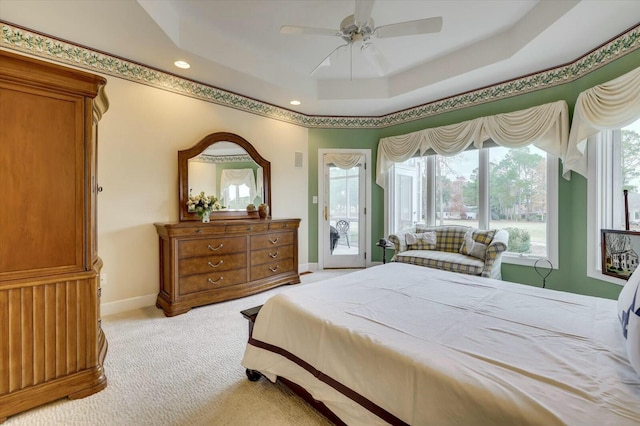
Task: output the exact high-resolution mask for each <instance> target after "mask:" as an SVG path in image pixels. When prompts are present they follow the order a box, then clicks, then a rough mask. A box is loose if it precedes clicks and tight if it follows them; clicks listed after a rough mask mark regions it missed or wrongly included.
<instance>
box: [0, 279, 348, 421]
mask: <svg viewBox="0 0 640 426" xmlns="http://www.w3.org/2000/svg"><path fill="white" fill-rule="evenodd" d="M347 272H349V271H348V270H331V271H330V270H324V271H320V272H314V273H312V274H306V275H303V276H302V277H301V279H302V285H305V284H309V283H312V282H317V281H320V280H323V279H328V278H333V277H335V276H338V275H342V274H344V273H347ZM290 287H291V286H282V287H278V288H275V289H272V290H269V291H267V292H264V293H260V294H257V295H253V296H248V297H245V298H242V299H237V300H231V301H228V302H222V303H217V304H213V305H208V306H203V307H199V308H194V309H191V311H189V312H187V313H186V314H183V315H178V316H175V317H172V318H167V317H165V316H164V315H163V313H162V311H161V310H159V309H157V308H155V307H147V308H142V309H137V310H134V311H130V312H126V313H121V314H116V315H110V316H106V317H104V318H103V320H102V326H103V330H104V332H105V335H106V336H107V341H108V342H109V350H108V352H107V358H106V360H105V372H106V375H107V380H108V385H107V388H106V389H104V390H103V391H101V392H98V393H96V394H94V395H91V396H89V397H87V398H84V399H79V400H68V399H66V398H65V399H61V400H58V401H55V402H52V403H50V404H47V405H44V406H41V407H38V408H34V409H32V410H29V411H27V412H24V413H21V414H17V415H15V416H11V417H9V419H7V421H6V423H5V425H8V426H19V425H29V426H33V425H65V426H67V425H82V426H84V425H154V426H155V425H243V426H245V425H248V426H250V425H261V426H271V425H273V426H276V425H277V426H280V425H296V426H304V425H309V426H316V425H325V426H326V425H330V424H331V423H330V422H329V421H328V420H326V419H325V418H324V417H322V416H321V415H320V414H318V413H317V412H316V411H314V410H313V409H312V408H311V407H309V406H308V405H307V404H306V402H305V401H303V400H302V399H301V398H299V397H298V396H296V395H295V394H293V393H292V392H291V391H290V390H289V389H288V388H286V387H284V386H281V385H279V384H273V383H271V382H270V381H268V380H266V379H265V378H261V379H260V380H259V381H258V382H250V381H249V380H247V377H246V375H245V369H244V368H243V367H242V366H241V365H240V361H241V360H242V356H243V354H244V348H245V345H246V341H247V333H248V326H247V320H246V319H244V318H243V317H242V315H241V314H240V311H241V310H244V309H247V308H251V307H253V306H257V305H261V304H263V303H264V302H265V301H266V300H267V299H268V298H269V297H270V296H272V295H274V294H276V293H279V292H281V291H285V290H286V289H288V288H290Z"/></svg>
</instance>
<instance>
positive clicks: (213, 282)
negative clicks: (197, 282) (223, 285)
mask: <svg viewBox="0 0 640 426" xmlns="http://www.w3.org/2000/svg"><path fill="white" fill-rule="evenodd" d="M223 279H224V277H220V278H218V279H217V280H215V281H214V280H212V279H211V278H207V281H209V284H217V283H219V282H220V281H222V280H223Z"/></svg>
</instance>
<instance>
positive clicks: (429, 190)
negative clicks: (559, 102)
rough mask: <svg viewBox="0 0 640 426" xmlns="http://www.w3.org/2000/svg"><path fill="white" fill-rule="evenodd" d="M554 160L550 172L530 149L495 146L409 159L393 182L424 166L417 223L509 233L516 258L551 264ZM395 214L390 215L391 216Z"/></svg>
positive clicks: (543, 155)
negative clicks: (545, 261)
mask: <svg viewBox="0 0 640 426" xmlns="http://www.w3.org/2000/svg"><path fill="white" fill-rule="evenodd" d="M483 152H484V154H482V153H483ZM553 160H554V161H553V162H552V164H555V165H556V166H555V167H553V170H549V167H548V162H549V159H548V155H547V154H546V153H545V152H544V151H542V150H540V149H538V148H536V147H534V146H532V145H531V146H527V147H523V148H518V149H508V148H504V147H500V146H496V147H492V148H484V149H483V150H468V151H464V152H462V153H460V154H458V155H455V156H453V157H444V156H432V157H422V158H420V159H415V158H414V159H410V160H407V161H406V162H404V163H401V164H398V166H397V167H394V172H393V173H394V178H395V179H400V176H395V174H396V173H397V172H396V170H401V171H402V175H404V176H407V175H409V173H408V172H407V170H408V169H410V168H411V167H412V166H413V167H417V165H420V167H419V168H420V170H421V173H419V174H418V173H416V174H415V175H414V176H419V179H420V182H419V184H418V185H413V186H414V187H415V188H419V189H420V193H419V194H418V195H419V197H420V205H421V206H422V214H421V215H420V217H417V216H415V215H414V217H413V223H416V222H421V223H426V224H427V225H448V224H460V225H465V226H473V227H477V228H482V229H507V230H511V232H510V235H513V241H511V239H510V245H509V252H511V253H512V255H514V256H518V257H521V258H522V256H532V257H533V256H535V257H547V258H549V257H550V253H549V242H548V241H547V240H548V236H547V235H548V228H549V226H550V224H551V223H555V220H556V213H555V206H557V203H556V202H554V203H552V206H553V207H554V209H550V207H551V206H550V203H549V197H556V198H557V177H556V179H551V180H550V179H549V176H550V173H551V176H553V175H552V174H553V173H555V174H557V172H558V171H557V159H553ZM416 170H417V169H416ZM638 170H640V167H639V168H638ZM483 171H484V172H483ZM430 176H433V177H432V178H430ZM392 179H393V178H392ZM404 187H405V188H407V185H405V186H404ZM430 194H432V195H431V196H430ZM390 195H391V196H392V199H395V197H404V198H405V199H407V198H409V197H408V196H407V194H406V193H405V194H404V195H402V194H400V193H399V192H395V193H394V191H393V189H392V194H390ZM393 212H394V211H393V209H392V210H391V212H390V214H391V215H393ZM550 214H552V216H553V217H551V218H550V216H549V215H550ZM639 216H640V212H639ZM550 219H551V221H550ZM388 223H390V224H395V225H396V227H397V225H398V224H400V223H401V224H402V225H403V226H402V228H404V227H406V225H407V223H406V220H404V221H397V220H395V218H390V221H389V222H388ZM399 230H400V229H396V228H394V229H392V230H391V231H390V232H394V231H399ZM517 263H521V262H517Z"/></svg>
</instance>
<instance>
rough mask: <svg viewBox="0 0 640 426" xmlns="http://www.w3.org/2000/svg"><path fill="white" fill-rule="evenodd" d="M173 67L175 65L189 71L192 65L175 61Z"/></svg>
mask: <svg viewBox="0 0 640 426" xmlns="http://www.w3.org/2000/svg"><path fill="white" fill-rule="evenodd" d="M173 65H175V66H176V67H178V68H182V69H183V70H187V69H189V68H191V65H189V63H188V62H185V61H175V62H174V63H173Z"/></svg>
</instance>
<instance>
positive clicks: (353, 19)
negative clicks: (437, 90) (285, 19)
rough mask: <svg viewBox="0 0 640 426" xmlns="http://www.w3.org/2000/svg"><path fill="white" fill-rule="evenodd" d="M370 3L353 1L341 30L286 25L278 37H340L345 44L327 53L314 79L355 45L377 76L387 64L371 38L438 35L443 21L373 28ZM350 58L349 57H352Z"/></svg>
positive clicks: (432, 19) (387, 66)
mask: <svg viewBox="0 0 640 426" xmlns="http://www.w3.org/2000/svg"><path fill="white" fill-rule="evenodd" d="M372 10H373V0H356V9H355V13H354V14H353V15H349V16H347V17H346V18H344V19H343V20H342V22H341V23H340V30H339V31H338V30H331V29H326V28H315V27H299V26H292V25H285V26H283V27H281V28H280V33H281V34H289V35H301V34H303V35H320V36H331V37H340V38H341V39H342V40H344V41H345V42H346V44H342V45H340V46H338V47H336V48H335V49H333V50H332V51H331V53H329V55H327V56H326V57H325V58H324V59H323V60H322V61H321V62H320V63H319V64H318V65H317V66H316V67H315V68H314V69H313V70H312V71H311V73H310V75H313V74H314V73H315V72H316V71H317V70H318V69H319V68H321V67H323V66H331V56H333V54H334V53H336V52H337V51H338V50H340V49H341V48H343V47H347V46H350V47H351V48H353V44H354V43H362V44H361V46H360V51H361V52H362V53H363V55H364V57H365V58H366V59H367V60H368V62H369V63H370V64H371V66H372V67H373V68H374V69H375V70H376V72H377V74H379V75H381V76H382V75H385V74H386V73H387V72H388V70H389V68H390V67H389V63H388V62H387V61H386V59H385V58H384V56H383V55H382V53H381V52H380V51H379V50H378V49H377V47H376V46H375V44H373V43H372V39H373V38H391V37H403V36H410V35H419V34H430V33H437V32H440V31H441V30H442V17H441V16H438V17H433V18H425V19H417V20H414V21H406V22H398V23H395V24H388V25H382V26H380V27H377V28H376V27H375V25H374V21H373V18H372V17H371V12H372ZM351 55H352V54H351ZM350 62H351V63H350V74H351V76H352V75H353V57H352V56H351V60H350Z"/></svg>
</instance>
